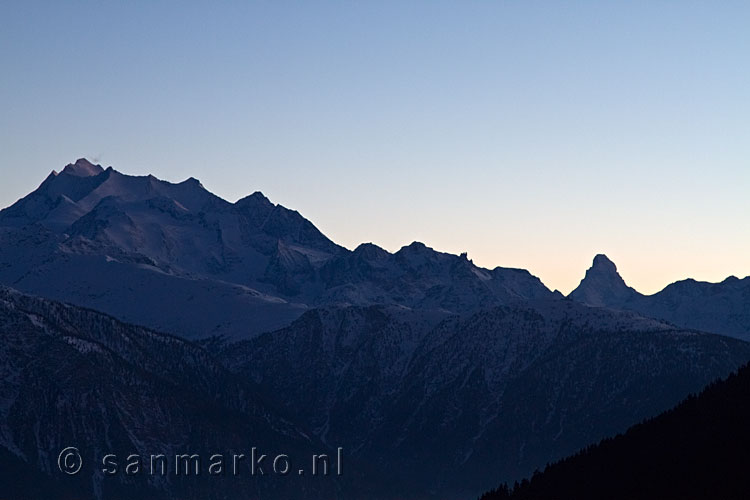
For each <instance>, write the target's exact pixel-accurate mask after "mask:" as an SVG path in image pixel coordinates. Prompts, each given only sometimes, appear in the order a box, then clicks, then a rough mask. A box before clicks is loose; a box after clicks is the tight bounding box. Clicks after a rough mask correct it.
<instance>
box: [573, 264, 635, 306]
mask: <svg viewBox="0 0 750 500" xmlns="http://www.w3.org/2000/svg"><path fill="white" fill-rule="evenodd" d="M637 295H640V294H639V293H638V292H636V291H635V290H633V289H632V288H631V287H629V286H628V285H627V284H626V283H625V280H623V279H622V277H621V276H620V274H619V273H618V272H617V266H616V265H615V263H614V262H612V261H611V260H610V259H609V258H608V257H607V256H606V255H604V254H598V255H597V256H596V257H594V262H593V264H592V265H591V267H590V268H589V269H588V271H586V276H585V277H584V278H583V280H581V284H580V285H578V287H577V288H576V289H575V290H573V291H572V292H570V295H568V297H570V298H571V299H573V300H575V301H577V302H581V303H583V304H586V305H590V306H597V307H615V308H616V307H621V306H622V305H623V304H624V303H625V302H627V301H628V300H630V299H632V298H633V297H635V296H637Z"/></svg>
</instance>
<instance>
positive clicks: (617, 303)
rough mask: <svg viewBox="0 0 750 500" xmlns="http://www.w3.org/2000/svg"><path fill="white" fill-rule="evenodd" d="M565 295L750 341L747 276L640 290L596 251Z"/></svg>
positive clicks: (595, 304)
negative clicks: (652, 291) (648, 292)
mask: <svg viewBox="0 0 750 500" xmlns="http://www.w3.org/2000/svg"><path fill="white" fill-rule="evenodd" d="M568 298H570V299H572V300H575V301H577V302H581V303H583V304H587V305H591V306H600V307H610V308H615V309H624V310H631V311H637V312H639V313H640V314H643V315H645V316H649V317H652V318H658V319H662V320H665V321H669V322H670V323H672V324H674V325H676V326H679V327H680V328H692V329H696V330H703V331H707V332H714V333H720V334H723V335H729V336H732V337H737V338H740V339H743V340H750V277H746V278H744V279H738V278H736V277H734V276H731V277H729V278H727V279H726V280H724V281H722V282H721V283H705V282H700V281H695V280H692V279H687V280H683V281H678V282H676V283H672V284H671V285H669V286H667V287H666V288H664V289H663V290H662V291H660V292H658V293H655V294H653V295H643V294H641V293H638V292H637V291H635V290H634V289H633V288H630V287H629V286H627V285H626V284H625V281H623V279H622V278H621V277H620V275H619V274H618V273H617V268H616V267H615V265H614V263H613V262H612V261H610V260H609V259H608V258H607V257H606V256H604V255H597V256H596V257H595V258H594V263H593V265H592V267H591V268H590V269H589V270H588V271H586V276H585V278H584V279H583V280H582V281H581V284H580V285H578V287H577V288H576V289H575V290H573V291H572V292H571V293H570V295H568Z"/></svg>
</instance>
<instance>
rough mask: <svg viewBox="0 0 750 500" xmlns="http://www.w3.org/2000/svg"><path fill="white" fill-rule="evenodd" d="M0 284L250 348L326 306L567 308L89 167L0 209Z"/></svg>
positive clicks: (278, 218)
mask: <svg viewBox="0 0 750 500" xmlns="http://www.w3.org/2000/svg"><path fill="white" fill-rule="evenodd" d="M0 283H4V284H6V285H10V286H13V287H15V288H18V289H20V290H23V291H26V292H29V293H35V294H40V295H43V296H46V297H50V298H53V299H59V300H64V301H67V302H72V303H75V304H78V305H81V306H85V307H91V308H94V309H97V310H100V311H104V312H106V313H109V314H112V315H114V316H116V317H117V318H119V319H121V320H123V321H128V322H132V323H137V324H141V325H145V326H148V327H151V328H156V329H159V330H161V331H167V332H171V333H174V334H177V335H180V336H183V337H187V338H203V337H210V336H225V337H228V338H247V337H251V336H253V335H256V334H258V333H261V332H264V331H268V330H272V329H275V328H279V327H282V326H285V325H288V324H289V323H291V322H292V321H293V320H294V319H295V318H297V317H299V315H301V314H302V313H303V312H304V311H305V310H308V309H309V308H311V307H315V306H321V305H330V304H351V305H371V304H397V305H404V306H407V307H419V308H430V309H436V310H444V311H448V312H452V313H464V312H472V311H476V310H478V309H480V308H482V307H487V306H492V305H500V304H506V303H510V302H513V301H519V300H525V299H529V298H534V299H536V298H553V297H559V295H555V294H553V293H552V292H550V291H549V290H548V289H547V288H546V287H545V286H544V285H543V284H542V283H541V281H539V279H538V278H536V277H534V276H532V275H531V274H529V273H528V272H527V271H523V270H516V269H503V268H496V269H494V270H487V269H482V268H479V267H477V266H475V265H474V264H473V263H472V262H471V261H469V260H468V259H466V258H465V257H460V256H456V255H450V254H445V253H440V252H436V251H434V250H432V249H430V248H428V247H426V246H425V245H423V244H421V243H416V242H415V243H413V244H411V245H409V246H407V247H404V248H403V249H401V250H400V251H399V252H397V253H396V254H390V253H388V252H386V251H385V250H382V249H378V248H377V247H375V246H374V245H371V244H370V245H362V246H360V247H359V248H357V249H356V250H355V251H353V252H352V251H349V250H346V249H345V248H343V247H340V246H338V245H336V244H335V243H333V242H332V241H331V240H329V239H328V238H327V237H326V236H324V235H323V234H322V233H321V232H320V231H319V230H318V229H317V228H316V227H315V226H314V225H313V224H312V223H311V222H310V221H308V220H307V219H305V218H304V217H302V216H301V215H300V214H299V213H298V212H296V211H294V210H289V209H287V208H285V207H282V206H280V205H275V204H273V203H272V202H271V201H269V200H268V199H267V198H266V197H265V196H263V194H262V193H260V192H255V193H253V194H251V195H250V196H247V197H246V198H243V199H241V200H239V201H237V202H236V203H230V202H227V201H225V200H223V199H221V198H219V197H217V196H215V195H213V194H212V193H210V192H208V191H207V190H206V189H205V188H204V187H203V186H202V185H201V184H200V182H199V181H198V180H196V179H193V178H190V179H188V180H186V181H184V182H181V183H178V184H172V183H169V182H165V181H161V180H159V179H157V178H155V177H154V176H151V175H149V176H141V177H136V176H129V175H124V174H121V173H119V172H118V171H116V170H114V169H113V168H112V167H108V168H106V169H104V168H102V167H101V166H100V165H93V164H91V163H90V162H88V161H87V160H85V159H80V160H78V161H76V162H75V163H73V164H70V165H67V166H66V167H65V168H64V169H63V170H62V171H61V172H60V173H56V172H54V171H53V172H52V173H51V174H50V175H49V176H48V177H47V179H46V180H45V181H44V182H43V183H42V184H41V186H39V188H38V189H37V190H35V191H34V192H32V193H30V194H29V195H27V196H26V197H24V198H22V199H21V200H19V201H18V202H16V203H15V204H13V205H12V206H11V207H9V208H6V209H5V210H2V211H0ZM196 305H197V306H196Z"/></svg>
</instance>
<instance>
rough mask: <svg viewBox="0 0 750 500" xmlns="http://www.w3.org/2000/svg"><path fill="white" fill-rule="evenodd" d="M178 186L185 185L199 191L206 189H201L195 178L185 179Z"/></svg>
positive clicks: (201, 186) (200, 184)
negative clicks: (196, 188) (199, 189)
mask: <svg viewBox="0 0 750 500" xmlns="http://www.w3.org/2000/svg"><path fill="white" fill-rule="evenodd" d="M180 184H187V185H191V186H196V187H199V188H201V189H206V188H204V187H203V184H202V183H201V181H199V180H198V179H196V178H195V177H188V178H187V179H185V180H184V181H182V182H181V183H180Z"/></svg>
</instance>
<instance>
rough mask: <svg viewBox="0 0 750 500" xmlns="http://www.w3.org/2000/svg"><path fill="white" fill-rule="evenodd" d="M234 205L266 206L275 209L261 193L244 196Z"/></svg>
mask: <svg viewBox="0 0 750 500" xmlns="http://www.w3.org/2000/svg"><path fill="white" fill-rule="evenodd" d="M235 205H239V206H243V205H249V206H263V205H265V206H268V207H275V206H276V205H274V204H273V202H271V200H269V199H268V198H267V197H266V195H264V194H263V193H261V192H260V191H256V192H254V193H253V194H251V195H248V196H245V197H244V198H241V199H239V200H237V202H236V203H235Z"/></svg>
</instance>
